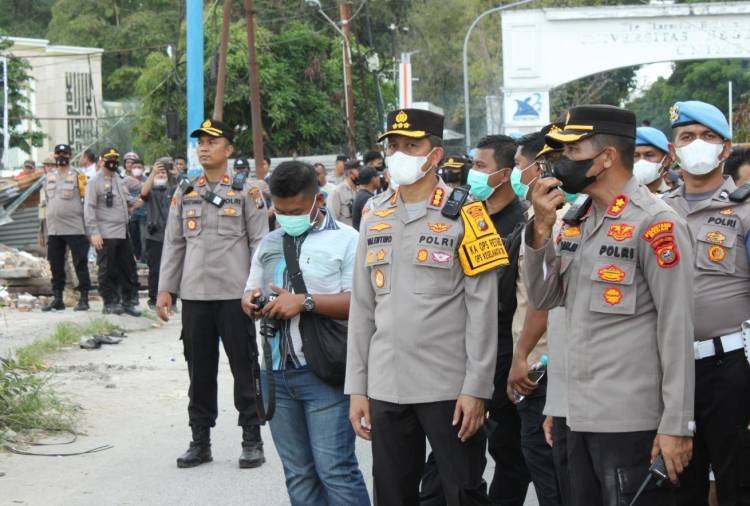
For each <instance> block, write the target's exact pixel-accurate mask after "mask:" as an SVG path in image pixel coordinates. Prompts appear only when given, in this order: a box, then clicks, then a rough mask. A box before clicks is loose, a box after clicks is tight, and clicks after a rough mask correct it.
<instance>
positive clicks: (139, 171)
mask: <svg viewBox="0 0 750 506" xmlns="http://www.w3.org/2000/svg"><path fill="white" fill-rule="evenodd" d="M142 175H143V169H133V176H134V177H141V176H142Z"/></svg>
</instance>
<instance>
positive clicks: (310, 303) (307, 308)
mask: <svg viewBox="0 0 750 506" xmlns="http://www.w3.org/2000/svg"><path fill="white" fill-rule="evenodd" d="M303 305H304V307H305V311H312V310H313V309H314V308H315V302H314V301H313V299H312V297H309V296H308V297H306V298H305V303H304V304H303Z"/></svg>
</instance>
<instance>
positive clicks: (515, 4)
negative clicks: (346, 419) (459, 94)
mask: <svg viewBox="0 0 750 506" xmlns="http://www.w3.org/2000/svg"><path fill="white" fill-rule="evenodd" d="M307 1H308V2H311V1H313V2H317V0H307ZM533 1H534V0H520V1H518V2H513V3H512V4H508V5H501V6H499V7H493V8H492V9H488V10H486V11H484V12H483V13H481V14H480V15H479V16H477V17H476V18H475V19H474V21H472V22H471V25H469V29H468V30H467V31H466V37H464V53H463V59H464V60H463V67H464V116H465V118H464V125H465V127H464V128H465V135H466V137H465V139H466V149H467V151H468V150H469V149H470V148H471V133H470V129H471V119H470V118H469V64H468V63H467V53H468V51H469V37H470V36H471V32H472V30H474V27H475V26H477V23H479V20H481V19H482V18H483V17H485V16H486V15H488V14H492V13H493V12H500V11H504V10H506V9H512V8H513V7H518V6H519V5H523V4H527V3H530V2H533Z"/></svg>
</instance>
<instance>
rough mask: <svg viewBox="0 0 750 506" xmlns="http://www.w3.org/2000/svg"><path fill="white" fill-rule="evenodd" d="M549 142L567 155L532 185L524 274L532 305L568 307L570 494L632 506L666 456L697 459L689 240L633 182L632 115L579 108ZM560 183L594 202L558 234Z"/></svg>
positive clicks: (672, 473)
mask: <svg viewBox="0 0 750 506" xmlns="http://www.w3.org/2000/svg"><path fill="white" fill-rule="evenodd" d="M546 139H547V143H548V144H550V145H551V146H553V147H554V146H555V145H557V146H559V145H562V146H564V152H563V156H561V157H560V158H559V159H558V160H557V161H556V162H555V164H554V166H553V172H554V174H555V177H550V178H544V179H541V180H539V181H537V182H536V184H535V185H534V188H533V190H532V196H531V198H532V203H533V205H534V218H533V221H531V222H530V224H529V225H528V226H527V227H526V233H525V254H524V260H525V266H524V276H525V281H526V285H527V288H528V292H529V301H530V302H531V304H533V305H534V306H535V307H538V308H541V309H552V308H554V307H556V306H564V307H565V313H566V314H565V321H566V328H565V332H566V334H567V347H568V353H567V364H566V367H567V374H566V379H567V383H568V384H567V392H568V397H567V400H568V407H567V415H568V417H567V424H568V427H569V431H568V435H567V436H568V442H567V445H568V459H569V470H570V476H571V478H572V480H571V484H570V486H571V490H570V495H571V497H570V503H571V504H575V505H579V504H580V505H583V504H586V505H593V506H596V505H606V506H615V505H620V504H628V503H629V502H630V500H632V499H633V495H634V494H635V492H636V490H637V486H638V485H639V484H640V482H641V481H642V480H643V478H644V477H645V476H646V475H647V474H648V467H649V464H650V461H651V460H652V458H654V457H656V456H657V455H658V454H659V453H661V454H662V455H663V457H664V460H665V463H666V467H667V471H668V474H669V478H670V479H671V480H672V481H676V480H677V476H678V475H679V473H680V472H682V470H683V469H684V467H685V466H687V464H688V461H689V460H690V454H691V446H692V445H691V443H692V440H691V435H692V432H693V430H694V425H695V424H694V422H693V421H692V420H693V402H692V399H693V389H694V374H693V372H694V367H693V357H692V355H693V351H692V335H693V322H692V318H691V314H692V307H693V299H692V295H693V283H692V276H693V267H692V262H689V261H687V260H688V259H689V258H691V256H692V250H691V244H690V235H689V232H688V230H687V226H686V225H685V223H684V221H683V220H682V219H681V218H680V217H679V216H678V215H677V213H675V212H674V211H673V210H671V209H670V208H669V207H668V206H667V205H666V204H665V203H663V202H661V201H660V200H659V199H657V198H656V197H654V196H653V195H652V194H651V193H650V192H649V191H648V190H647V189H646V188H645V187H642V186H640V185H638V183H637V181H636V180H635V179H634V177H633V173H632V167H633V153H634V151H635V142H634V141H635V115H634V114H633V113H631V112H630V111H626V110H624V109H619V108H616V107H612V106H603V105H592V106H581V107H574V108H573V109H571V110H570V112H569V113H568V118H567V121H566V124H565V127H564V128H563V130H561V131H551V132H550V133H549V134H547V136H546ZM558 185H562V189H563V190H565V191H567V192H569V193H579V192H585V193H587V194H588V195H589V196H590V197H591V201H592V203H591V205H590V207H589V208H588V213H587V214H582V215H579V216H578V219H577V220H575V222H569V223H567V224H566V225H565V226H564V227H562V229H561V230H560V232H559V234H558V236H557V237H556V238H553V237H551V231H552V228H553V226H554V225H555V222H556V210H557V208H558V207H559V206H562V205H563V203H564V202H565V197H564V196H563V194H562V192H560V191H559V190H558V189H557V188H556V187H557V186H558ZM576 207H577V206H576ZM674 500H675V498H674V491H673V489H669V488H655V487H654V488H652V489H647V490H646V491H645V492H644V493H643V495H642V496H641V497H640V499H639V501H638V504H639V505H654V506H656V505H659V506H664V505H669V504H674Z"/></svg>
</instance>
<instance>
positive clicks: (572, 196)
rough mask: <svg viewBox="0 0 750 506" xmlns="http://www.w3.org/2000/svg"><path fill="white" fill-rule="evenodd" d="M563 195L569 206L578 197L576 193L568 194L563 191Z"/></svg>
mask: <svg viewBox="0 0 750 506" xmlns="http://www.w3.org/2000/svg"><path fill="white" fill-rule="evenodd" d="M563 194H565V200H567V201H568V202H569V203H571V204H572V203H573V202H575V200H576V199H577V198H578V195H579V194H578V193H568V192H566V191H565V190H563Z"/></svg>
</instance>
